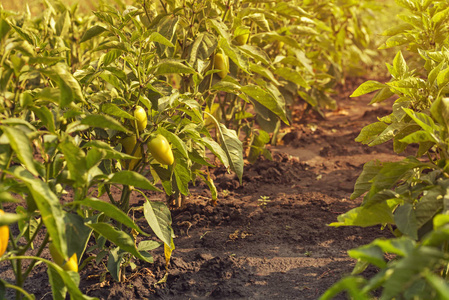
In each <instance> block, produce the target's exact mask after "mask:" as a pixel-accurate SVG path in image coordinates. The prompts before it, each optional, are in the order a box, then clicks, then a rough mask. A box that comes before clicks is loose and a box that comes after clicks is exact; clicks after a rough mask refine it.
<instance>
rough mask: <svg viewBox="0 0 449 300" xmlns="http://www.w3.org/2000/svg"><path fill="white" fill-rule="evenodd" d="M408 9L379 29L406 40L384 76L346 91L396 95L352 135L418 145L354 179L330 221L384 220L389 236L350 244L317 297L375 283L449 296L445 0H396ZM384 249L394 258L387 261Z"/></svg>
mask: <svg viewBox="0 0 449 300" xmlns="http://www.w3.org/2000/svg"><path fill="white" fill-rule="evenodd" d="M397 2H398V4H400V5H402V6H403V7H404V8H405V9H407V10H408V14H404V15H401V16H400V18H401V19H402V20H404V21H405V23H404V24H400V25H399V26H397V27H396V28H393V29H389V30H387V31H386V32H385V34H386V35H391V37H390V38H389V39H388V40H387V41H386V44H385V47H392V46H396V45H402V44H405V46H407V49H408V50H410V52H408V53H407V54H408V56H407V57H410V61H411V64H412V65H413V66H414V67H415V69H412V68H411V67H409V65H408V63H407V60H406V59H405V58H404V55H403V51H405V50H401V51H399V52H398V53H397V55H396V56H395V58H394V60H393V63H392V64H391V65H387V67H388V70H389V72H390V74H391V80H390V81H389V82H386V83H380V82H377V81H367V82H365V83H363V84H362V85H361V86H360V87H359V88H358V89H357V90H355V91H354V93H353V96H360V95H363V94H367V93H370V92H373V91H377V93H376V94H375V95H374V97H373V99H372V101H371V103H377V102H382V101H385V100H386V99H389V98H390V97H392V96H395V100H394V104H393V107H392V113H391V114H389V115H387V116H383V117H381V118H379V120H378V121H377V122H375V123H372V124H370V125H368V126H366V127H365V128H363V129H362V131H361V133H360V135H359V136H358V137H357V139H356V140H357V141H359V142H362V143H364V144H368V145H370V146H374V145H378V144H382V143H385V142H387V141H390V140H392V141H393V148H394V151H395V152H397V153H401V152H403V151H404V150H405V149H406V148H407V147H408V146H409V145H412V144H414V145H417V147H416V148H415V149H416V155H415V156H409V157H406V158H404V159H402V160H400V161H397V162H380V161H377V160H376V161H370V162H368V163H366V164H365V166H364V168H363V171H362V173H361V174H360V176H359V178H358V179H357V181H356V184H355V187H354V193H353V194H352V195H351V199H356V198H358V197H360V196H363V200H362V204H361V205H360V206H359V207H356V208H354V209H352V210H350V211H349V212H347V213H345V214H342V215H340V216H339V217H338V222H335V223H332V224H330V225H331V226H362V227H366V226H373V225H381V226H382V227H384V228H388V229H390V230H391V232H392V233H393V234H394V235H395V236H396V238H392V239H378V240H375V241H374V242H372V243H370V244H369V245H366V246H362V247H360V248H357V249H353V250H350V251H349V255H350V256H351V257H353V258H355V259H357V261H358V262H357V264H356V267H355V268H354V271H353V275H352V276H349V277H346V278H344V279H342V280H341V281H339V282H338V283H337V284H335V285H334V286H333V287H332V288H330V289H329V290H328V291H327V292H326V293H325V294H324V295H323V297H322V299H331V297H333V296H335V295H336V294H338V293H339V292H341V291H342V290H347V291H348V292H349V293H350V294H351V295H352V296H353V297H356V298H357V299H368V298H369V297H370V293H371V292H372V291H374V290H376V289H377V288H379V287H382V291H381V299H392V298H399V297H400V298H405V299H412V298H413V299H416V298H418V299H424V298H425V299H444V298H448V297H449V285H448V283H447V279H448V266H449V261H448V258H449V257H448V252H447V250H448V247H447V246H448V243H449V239H448V235H447V228H448V227H447V224H448V223H447V216H448V207H447V201H446V199H447V191H448V183H449V181H448V180H449V173H448V166H449V152H448V149H449V140H448V136H449V126H448V125H449V123H448V117H449V98H447V91H448V90H447V87H448V84H449V78H448V76H447V74H448V72H449V60H448V57H449V56H448V54H449V53H448V51H447V45H448V43H447V38H446V32H447V25H448V22H449V9H448V8H447V3H446V2H445V1H397ZM384 253H389V254H393V255H394V256H396V258H394V259H392V260H391V261H386V260H385V258H384ZM370 264H372V265H374V266H376V267H378V268H380V271H379V273H378V274H377V275H375V276H374V277H373V278H370V279H368V280H367V279H364V278H363V277H361V276H356V275H357V274H359V273H360V272H362V271H363V270H364V269H365V268H366V267H367V266H368V265H370Z"/></svg>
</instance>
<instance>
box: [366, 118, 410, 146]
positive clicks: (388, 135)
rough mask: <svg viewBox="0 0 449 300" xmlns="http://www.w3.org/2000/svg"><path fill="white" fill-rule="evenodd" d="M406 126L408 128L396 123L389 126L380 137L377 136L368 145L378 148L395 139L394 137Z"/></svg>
mask: <svg viewBox="0 0 449 300" xmlns="http://www.w3.org/2000/svg"><path fill="white" fill-rule="evenodd" d="M405 126H407V124H404V123H402V122H395V123H392V124H390V125H388V127H387V128H385V129H384V130H383V131H382V132H381V133H380V134H379V135H377V136H376V137H375V138H374V139H373V140H372V141H371V142H370V143H369V144H368V145H369V146H376V145H380V144H383V143H385V142H387V141H389V140H391V139H393V138H394V136H395V135H396V134H397V133H398V132H400V131H401V130H402V129H403V128H404V127H405Z"/></svg>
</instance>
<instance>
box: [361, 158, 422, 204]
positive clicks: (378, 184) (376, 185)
mask: <svg viewBox="0 0 449 300" xmlns="http://www.w3.org/2000/svg"><path fill="white" fill-rule="evenodd" d="M423 166H426V164H425V163H422V162H420V161H419V160H417V159H416V158H415V157H408V158H406V159H403V160H401V161H398V162H387V163H384V164H383V167H382V169H381V170H380V171H379V173H378V174H377V175H376V177H374V179H373V184H372V186H371V189H370V191H369V193H368V194H367V195H366V197H365V200H369V199H370V198H371V197H373V196H374V195H376V194H377V193H379V192H380V191H383V190H386V189H390V188H392V187H393V186H394V185H396V183H397V182H398V181H399V180H401V179H403V178H404V177H406V175H408V174H410V172H411V171H412V170H413V169H415V168H418V167H423ZM365 200H364V201H365Z"/></svg>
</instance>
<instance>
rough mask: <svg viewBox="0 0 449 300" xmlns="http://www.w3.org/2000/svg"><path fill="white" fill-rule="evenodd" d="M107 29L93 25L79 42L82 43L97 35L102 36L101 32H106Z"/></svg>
mask: <svg viewBox="0 0 449 300" xmlns="http://www.w3.org/2000/svg"><path fill="white" fill-rule="evenodd" d="M107 30H108V29H107V28H104V27H103V26H100V25H94V26H92V27H90V28H89V29H88V30H87V31H86V32H85V33H84V34H83V37H82V38H81V40H80V43H84V42H86V41H88V40H90V39H92V38H94V37H96V36H97V35H100V34H102V33H103V32H105V31H107Z"/></svg>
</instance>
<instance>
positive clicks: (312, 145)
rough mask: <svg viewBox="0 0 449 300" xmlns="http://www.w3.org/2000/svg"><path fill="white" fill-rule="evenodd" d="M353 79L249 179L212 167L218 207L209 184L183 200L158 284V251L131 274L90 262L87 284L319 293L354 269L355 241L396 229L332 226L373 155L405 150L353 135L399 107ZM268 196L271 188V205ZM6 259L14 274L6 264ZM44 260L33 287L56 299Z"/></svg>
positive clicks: (93, 292) (182, 294)
mask: <svg viewBox="0 0 449 300" xmlns="http://www.w3.org/2000/svg"><path fill="white" fill-rule="evenodd" d="M354 88H355V87H354V86H352V85H349V86H346V87H345V88H340V89H339V90H340V92H339V96H338V98H339V99H338V104H339V109H338V110H337V111H333V112H332V111H329V112H326V119H323V118H321V117H319V116H318V115H317V114H313V113H311V114H306V115H304V116H303V117H302V118H301V119H299V120H296V123H295V124H294V125H293V127H291V128H289V129H288V130H287V129H286V130H285V131H284V133H286V134H285V136H284V137H283V140H282V143H283V145H280V146H276V147H271V148H270V149H271V151H272V153H273V160H272V161H269V160H266V159H262V158H261V159H259V160H258V161H257V162H256V163H254V164H252V165H250V164H247V165H246V166H245V172H244V176H243V184H242V185H240V184H239V182H238V180H237V178H236V177H235V176H234V175H232V174H228V173H227V172H226V171H225V170H224V169H223V168H217V169H215V170H213V178H214V181H215V183H216V185H217V186H218V190H219V200H218V203H217V205H216V206H212V205H210V204H209V199H210V192H209V191H208V189H207V187H206V186H203V185H200V186H196V187H193V188H192V193H191V195H190V196H189V197H188V199H187V203H186V205H185V207H183V208H181V209H178V210H173V212H172V216H173V227H174V230H175V233H176V239H175V245H176V250H175V252H174V253H173V257H172V260H171V263H170V267H169V270H168V276H167V277H166V282H165V283H160V284H157V282H158V281H160V280H161V279H162V278H163V277H164V275H165V274H166V271H165V266H164V264H165V261H164V258H163V253H162V250H158V251H156V252H155V253H154V256H155V263H154V264H147V263H140V262H137V268H136V269H135V270H134V271H132V270H128V278H127V279H126V280H125V281H124V282H114V281H113V280H112V278H111V277H110V276H109V275H106V276H105V277H104V278H103V279H102V280H100V276H99V275H100V274H102V273H104V272H105V270H106V268H105V265H101V264H100V265H98V266H96V265H88V266H87V267H86V268H85V269H83V270H82V271H81V272H80V274H81V285H80V286H81V289H82V290H83V292H85V293H86V294H87V295H89V296H96V297H99V298H100V299H129V300H131V299H283V300H285V299H317V298H318V297H319V296H320V295H321V294H322V293H323V292H324V291H325V290H326V289H327V288H329V287H330V286H331V285H332V284H333V283H335V282H336V281H338V280H339V279H340V278H341V277H342V276H344V275H345V274H348V273H350V272H351V270H352V268H353V266H354V264H355V261H354V260H353V259H351V258H349V257H348V255H347V250H349V249H352V248H355V247H358V246H361V245H364V244H367V243H369V242H371V241H372V240H374V239H376V238H379V237H389V236H390V234H389V232H386V231H381V230H380V228H378V227H374V228H363V229H362V228H353V227H340V228H334V227H329V226H327V225H328V224H329V223H331V222H335V221H336V219H337V216H338V215H339V214H341V213H344V212H346V211H348V210H349V209H351V208H353V207H355V206H357V205H358V204H359V203H360V199H358V200H355V201H351V200H349V196H350V195H351V193H352V191H353V187H354V183H355V180H356V179H357V177H358V175H359V174H360V172H361V170H362V167H363V164H364V163H365V162H367V161H369V160H372V159H379V160H382V161H392V160H397V159H399V157H398V156H397V155H395V154H394V153H393V152H392V150H391V149H392V146H391V144H388V143H387V144H385V145H382V146H379V147H373V148H370V147H367V146H364V145H361V144H359V143H356V142H355V141H354V139H355V137H356V136H357V135H358V133H359V132H360V129H361V128H362V127H363V126H364V125H367V124H369V123H371V122H373V121H375V120H376V118H377V117H378V116H384V115H385V114H387V113H388V111H389V108H390V107H391V103H390V104H386V105H384V106H369V105H368V103H369V100H370V96H368V97H362V98H356V99H351V98H349V97H348V95H349V94H350V92H351V91H352V90H354ZM148 195H149V196H150V198H151V199H155V200H160V199H158V198H160V197H161V195H157V194H148ZM263 197H269V198H268V200H270V201H269V202H266V205H263V204H262V202H261V201H259V200H260V199H261V198H263ZM133 203H135V204H136V205H138V204H141V203H143V198H142V197H141V196H140V197H136V198H134V199H133ZM139 225H141V227H142V228H143V229H144V230H146V229H148V230H149V228H148V225H146V227H145V224H144V223H139ZM0 267H1V268H0V272H1V273H2V274H5V277H7V278H8V277H9V278H10V276H11V274H10V273H11V272H10V271H9V272H8V271H7V270H6V269H5V268H6V266H5V264H2V265H0ZM45 269H46V268H45V266H38V267H37V268H36V272H34V273H33V274H32V277H31V278H30V280H29V281H28V282H27V283H26V286H25V288H26V290H28V291H30V292H32V293H34V294H35V296H36V299H51V298H52V297H51V293H50V291H51V290H50V287H49V284H48V278H47V273H46V271H45ZM375 272H376V270H375V269H374V268H369V269H368V270H367V271H365V273H364V275H365V276H372V275H373V274H374V273H375ZM2 277H3V275H2ZM341 299H345V297H344V295H341Z"/></svg>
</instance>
